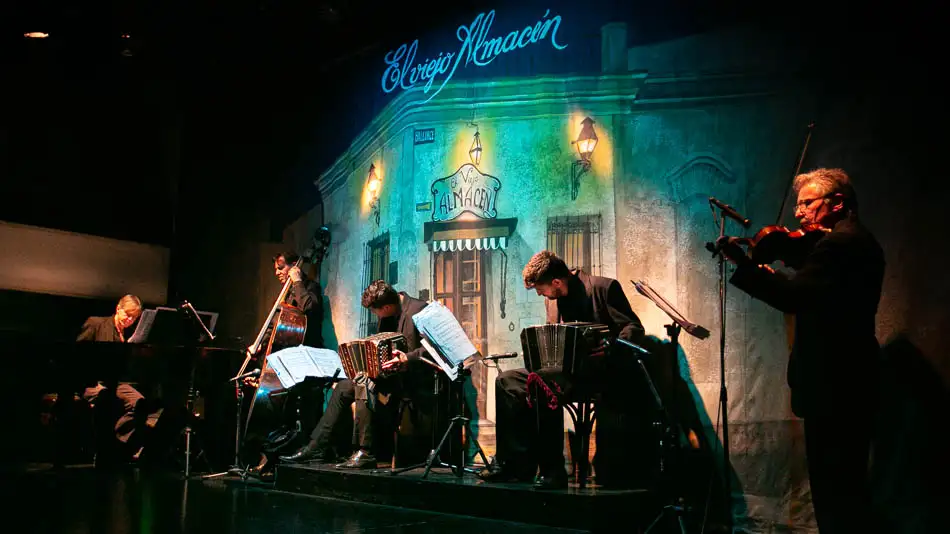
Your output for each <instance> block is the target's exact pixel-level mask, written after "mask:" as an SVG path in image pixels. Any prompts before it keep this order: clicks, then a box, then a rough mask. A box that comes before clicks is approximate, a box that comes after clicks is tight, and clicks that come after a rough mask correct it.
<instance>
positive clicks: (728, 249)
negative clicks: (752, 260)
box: [716, 236, 749, 265]
mask: <svg viewBox="0 0 950 534" xmlns="http://www.w3.org/2000/svg"><path fill="white" fill-rule="evenodd" d="M716 247H718V249H719V253H720V254H722V257H724V258H726V259H727V260H729V261H730V262H732V263H734V264H736V265H741V264H743V263H746V262H748V261H749V256H748V255H747V254H746V252H745V250H744V249H743V248H742V247H741V246H739V239H738V238H735V237H729V236H722V237H720V238H719V239H717V240H716Z"/></svg>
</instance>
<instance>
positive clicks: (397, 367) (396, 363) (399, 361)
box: [383, 349, 409, 373]
mask: <svg viewBox="0 0 950 534" xmlns="http://www.w3.org/2000/svg"><path fill="white" fill-rule="evenodd" d="M408 366H409V357H408V356H406V353H405V352H403V351H401V350H398V349H393V359H391V360H389V361H387V362H383V371H385V372H387V373H392V372H397V371H404V370H405V369H406V367H408Z"/></svg>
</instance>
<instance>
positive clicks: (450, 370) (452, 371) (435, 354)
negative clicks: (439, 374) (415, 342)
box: [421, 338, 459, 380]
mask: <svg viewBox="0 0 950 534" xmlns="http://www.w3.org/2000/svg"><path fill="white" fill-rule="evenodd" d="M421 343H422V346H423V347H424V348H425V349H426V352H428V353H429V354H431V355H432V360H433V361H435V363H437V364H438V365H439V367H441V368H442V370H443V371H445V374H447V375H449V378H450V379H452V380H455V379H456V378H457V377H458V374H459V372H458V367H454V366H451V365H449V363H448V362H447V361H445V358H443V357H442V356H440V355H439V351H437V350H435V347H433V346H432V344H431V343H429V340H428V339H426V338H422V340H421Z"/></svg>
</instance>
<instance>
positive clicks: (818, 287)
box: [717, 168, 884, 534]
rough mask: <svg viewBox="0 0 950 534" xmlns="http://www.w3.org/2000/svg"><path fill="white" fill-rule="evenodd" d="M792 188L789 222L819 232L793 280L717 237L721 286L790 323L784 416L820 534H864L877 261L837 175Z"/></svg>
mask: <svg viewBox="0 0 950 534" xmlns="http://www.w3.org/2000/svg"><path fill="white" fill-rule="evenodd" d="M793 187H794V190H795V192H796V193H797V202H796V204H795V217H796V218H797V219H798V220H799V221H800V222H801V224H802V226H803V227H806V226H808V225H817V226H818V227H820V229H823V231H824V235H823V236H821V238H820V239H818V240H817V242H816V244H815V245H814V247H813V248H812V249H811V251H810V252H809V253H808V254H806V255H805V256H804V259H803V261H802V262H801V264H800V265H797V266H796V267H795V272H794V275H792V276H790V277H785V276H783V275H782V274H780V273H777V272H774V271H772V270H771V269H769V268H767V266H764V265H759V264H758V262H756V261H753V260H752V259H751V258H750V254H747V253H746V251H745V250H743V249H742V247H741V246H740V245H739V243H740V242H741V240H738V239H736V238H729V237H725V238H720V241H719V242H718V243H717V244H718V245H719V247H721V248H720V250H721V252H722V254H723V255H724V256H725V257H726V258H727V259H728V260H730V261H732V262H734V263H735V264H736V266H737V267H736V270H735V273H734V274H733V276H732V278H731V279H730V283H731V284H733V285H735V286H736V287H738V288H739V289H741V290H743V291H744V292H746V293H748V294H749V295H750V296H752V297H753V298H756V299H758V300H761V301H763V302H765V303H766V304H768V305H770V306H772V307H773V308H776V309H778V310H780V311H783V312H785V313H788V314H792V315H794V317H795V336H794V343H793V346H792V352H791V356H790V358H789V363H788V371H787V380H788V385H789V387H790V389H791V404H792V411H793V412H794V413H795V415H797V416H799V417H802V418H803V419H804V428H805V452H806V457H807V461H808V472H809V478H810V481H811V491H812V500H813V503H814V508H815V517H816V520H817V522H818V527H819V529H820V531H821V532H822V534H828V533H837V532H874V531H875V528H876V523H875V521H874V520H872V519H870V517H869V516H870V513H871V511H872V510H873V508H872V506H871V501H870V493H869V481H868V460H869V455H870V447H871V443H870V442H871V429H872V418H873V413H874V405H875V400H876V399H875V397H876V395H875V391H874V384H875V383H876V379H877V365H878V357H879V356H878V355H879V348H878V343H877V339H876V338H875V333H874V329H875V315H876V313H877V307H878V301H879V300H880V298H881V285H882V281H883V277H884V254H883V252H882V250H881V247H880V245H878V242H877V240H875V238H874V236H872V235H871V233H870V232H869V231H868V229H867V228H865V227H864V225H862V224H861V222H860V220H859V219H858V202H857V197H856V195H855V192H854V188H853V187H852V185H851V181H850V179H849V177H848V175H847V174H846V173H845V172H844V171H843V170H841V169H825V168H823V169H817V170H814V171H812V172H809V173H805V174H799V175H798V176H796V177H795V180H794V182H793ZM862 523H864V524H862Z"/></svg>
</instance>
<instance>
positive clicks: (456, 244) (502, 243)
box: [429, 237, 508, 252]
mask: <svg viewBox="0 0 950 534" xmlns="http://www.w3.org/2000/svg"><path fill="white" fill-rule="evenodd" d="M507 247H508V238H507V237H477V238H475V239H439V240H436V241H432V242H431V243H429V250H431V251H433V252H439V251H440V250H442V251H446V250H447V251H451V252H455V251H456V250H498V249H505V248H507Z"/></svg>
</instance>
